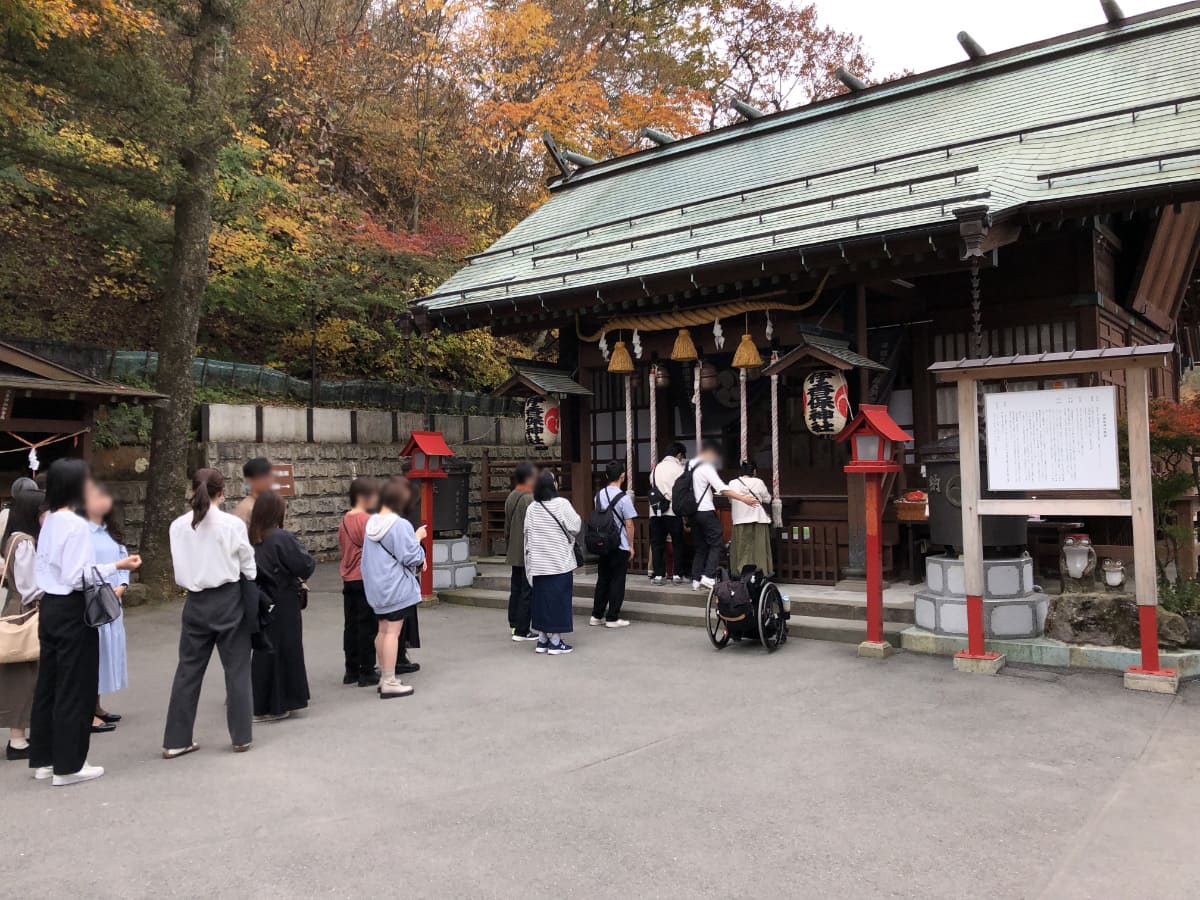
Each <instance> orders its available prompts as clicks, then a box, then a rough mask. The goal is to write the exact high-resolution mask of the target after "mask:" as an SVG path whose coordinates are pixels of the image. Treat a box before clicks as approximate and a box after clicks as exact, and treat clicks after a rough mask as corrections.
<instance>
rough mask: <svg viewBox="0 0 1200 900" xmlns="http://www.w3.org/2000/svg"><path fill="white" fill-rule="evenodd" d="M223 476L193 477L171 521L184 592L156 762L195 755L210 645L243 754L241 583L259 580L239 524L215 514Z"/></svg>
mask: <svg viewBox="0 0 1200 900" xmlns="http://www.w3.org/2000/svg"><path fill="white" fill-rule="evenodd" d="M224 496H225V476H224V475H222V474H221V473H220V472H218V471H217V470H216V469H197V470H196V473H195V474H194V475H192V500H191V511H190V512H186V513H184V514H183V515H182V516H180V517H179V518H177V519H176V520H175V521H173V522H172V523H171V527H170V532H169V533H170V539H171V562H172V563H173V565H174V568H175V583H176V584H177V585H179V586H180V587H181V588H183V589H184V590H186V591H187V600H186V601H184V604H183V614H182V616H181V627H180V633H179V665H178V666H177V667H176V669H175V680H174V682H173V683H172V685H171V700H170V702H169V703H168V705H167V724H166V728H165V729H164V731H163V758H164V759H176V758H178V757H180V756H183V755H184V754H187V753H191V752H193V751H195V750H199V749H200V745H199V744H197V743H195V741H193V740H192V736H193V731H194V729H195V724H196V708H197V706H199V704H200V687H201V685H202V684H203V682H204V671H205V669H207V668H208V661H209V660H210V659H211V658H212V651H213V647H216V648H217V653H218V654H220V657H221V666H222V667H223V668H224V669H225V719H226V722H227V723H228V726H229V737H230V739H231V740H232V741H233V749H234V752H235V753H242V752H245V751H246V750H249V749H250V745H251V740H252V739H253V733H252V724H251V716H252V714H253V713H252V706H253V701H252V692H251V685H250V635H251V628H252V624H253V623H251V622H250V621H249V620H248V619H247V618H246V615H245V604H244V603H243V600H242V584H241V579H243V578H246V579H249V580H251V581H253V580H254V579H255V577H256V576H257V575H258V567H257V566H256V565H255V562H254V548H253V547H251V546H250V538H249V536H248V534H247V532H246V526H245V525H244V524H243V523H242V520H241V519H239V518H238V517H237V516H235V515H232V514H230V513H227V512H223V511H222V510H221V500H222V499H223V498H224Z"/></svg>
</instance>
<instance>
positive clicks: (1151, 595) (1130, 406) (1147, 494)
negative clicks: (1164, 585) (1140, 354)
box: [1125, 369, 1158, 606]
mask: <svg viewBox="0 0 1200 900" xmlns="http://www.w3.org/2000/svg"><path fill="white" fill-rule="evenodd" d="M1125 416H1126V419H1127V421H1128V423H1129V494H1130V497H1131V500H1130V503H1131V504H1132V506H1133V522H1132V525H1133V584H1134V588H1133V593H1134V597H1135V598H1136V599H1137V603H1138V606H1157V605H1158V573H1157V570H1156V569H1155V566H1154V497H1153V491H1152V488H1151V484H1150V464H1151V459H1150V392H1149V379H1148V378H1147V376H1146V370H1145V369H1130V370H1128V371H1127V372H1126V373H1125Z"/></svg>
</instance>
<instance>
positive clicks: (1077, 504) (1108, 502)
mask: <svg viewBox="0 0 1200 900" xmlns="http://www.w3.org/2000/svg"><path fill="white" fill-rule="evenodd" d="M979 514H980V515H981V516H1130V515H1133V501H1131V500H1119V499H1104V498H1094V499H1087V498H1064V497H1039V498H1038V499H1036V500H980V501H979Z"/></svg>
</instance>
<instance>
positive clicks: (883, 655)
mask: <svg viewBox="0 0 1200 900" xmlns="http://www.w3.org/2000/svg"><path fill="white" fill-rule="evenodd" d="M893 652H895V651H894V650H893V649H892V645H891V644H889V643H888V642H887V641H863V642H862V643H861V644H859V645H858V655H859V656H861V657H862V658H863V659H887V658H888V657H889V656H891V655H892V653H893Z"/></svg>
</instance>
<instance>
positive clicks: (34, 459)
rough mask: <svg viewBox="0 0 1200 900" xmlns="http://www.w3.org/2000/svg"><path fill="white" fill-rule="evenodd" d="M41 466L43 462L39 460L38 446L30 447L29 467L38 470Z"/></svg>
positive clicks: (34, 470)
mask: <svg viewBox="0 0 1200 900" xmlns="http://www.w3.org/2000/svg"><path fill="white" fill-rule="evenodd" d="M40 467H41V462H40V461H39V460H38V455H37V447H30V448H29V469H30V471H32V472H35V473H36V472H37V470H38V469H39V468H40Z"/></svg>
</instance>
